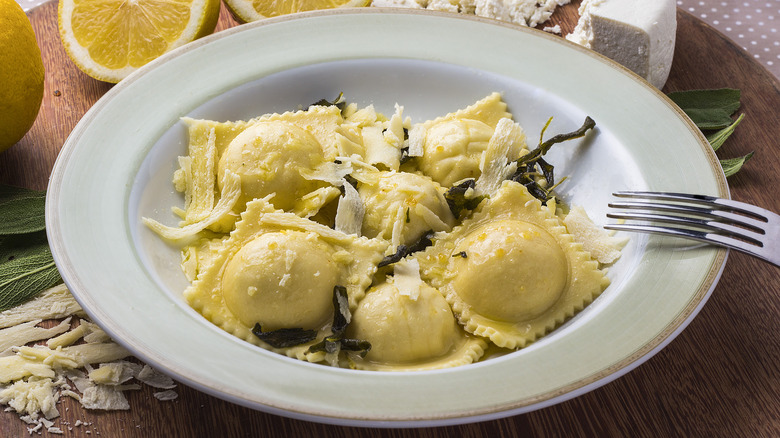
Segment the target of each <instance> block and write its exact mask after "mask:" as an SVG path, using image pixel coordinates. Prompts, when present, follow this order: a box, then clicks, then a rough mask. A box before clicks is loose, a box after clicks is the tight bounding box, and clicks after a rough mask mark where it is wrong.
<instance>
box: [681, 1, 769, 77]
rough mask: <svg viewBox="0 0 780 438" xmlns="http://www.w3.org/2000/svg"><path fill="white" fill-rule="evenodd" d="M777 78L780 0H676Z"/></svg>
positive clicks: (684, 8) (682, 7)
mask: <svg viewBox="0 0 780 438" xmlns="http://www.w3.org/2000/svg"><path fill="white" fill-rule="evenodd" d="M677 7H678V8H680V9H682V10H684V11H686V12H688V13H690V14H692V15H693V16H695V17H696V18H699V19H701V20H702V21H704V22H706V23H707V24H709V25H711V26H712V27H714V28H715V29H717V30H719V31H720V32H721V33H723V34H724V35H726V36H727V37H729V38H730V39H731V40H732V41H734V42H735V43H736V44H738V45H740V46H742V47H743V48H744V49H745V50H746V51H747V52H748V53H750V55H751V56H753V58H755V59H756V60H757V61H758V62H760V63H761V64H763V65H764V66H765V67H766V68H767V70H769V71H770V72H772V74H774V75H775V76H776V77H778V78H780V0H677Z"/></svg>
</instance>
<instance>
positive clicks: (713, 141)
mask: <svg viewBox="0 0 780 438" xmlns="http://www.w3.org/2000/svg"><path fill="white" fill-rule="evenodd" d="M743 118H745V115H744V114H740V115H739V117H738V118H737V120H735V121H734V122H733V123H732V124H731V125H729V126H727V127H725V128H723V129H721V130H720V131H718V132H716V133H714V134H710V135H708V136H707V141H708V142H710V145H711V146H712V149H713V150H715V151H717V150H718V149H720V147H721V146H723V143H725V142H726V140H727V139H728V138H729V137H731V134H733V133H734V128H736V127H737V125H739V122H741V121H742V119H743Z"/></svg>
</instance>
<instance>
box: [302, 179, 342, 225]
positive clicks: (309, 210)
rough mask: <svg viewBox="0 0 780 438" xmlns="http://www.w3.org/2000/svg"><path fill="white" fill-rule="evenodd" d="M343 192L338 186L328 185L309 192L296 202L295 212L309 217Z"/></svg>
mask: <svg viewBox="0 0 780 438" xmlns="http://www.w3.org/2000/svg"><path fill="white" fill-rule="evenodd" d="M340 194H341V191H340V190H339V189H338V187H333V186H328V187H320V188H319V189H317V190H315V191H313V192H311V193H307V194H306V195H304V196H303V198H301V199H300V200H299V201H298V202H296V203H295V207H294V208H293V213H295V214H296V215H298V216H300V217H305V218H309V217H312V216H314V215H316V214H317V213H319V212H320V210H321V209H322V207H324V206H325V205H326V204H328V203H329V202H330V201H332V200H334V199H336V198H337V197H338V196H339V195H340Z"/></svg>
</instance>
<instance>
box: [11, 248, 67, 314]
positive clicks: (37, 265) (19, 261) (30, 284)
mask: <svg viewBox="0 0 780 438" xmlns="http://www.w3.org/2000/svg"><path fill="white" fill-rule="evenodd" d="M60 280H61V278H60V273H59V271H58V270H57V266H56V265H55V264H54V259H53V258H52V255H51V250H49V245H48V244H47V243H46V242H45V240H44V241H43V243H38V244H36V245H33V246H24V247H19V250H18V251H16V252H14V251H13V250H9V251H5V250H4V251H3V258H2V263H0V311H4V310H7V309H10V308H12V307H16V306H18V305H20V304H22V303H24V302H26V301H27V300H29V299H31V298H33V297H34V296H35V295H37V294H38V293H40V292H41V291H43V290H45V289H47V288H49V287H51V286H54V285H55V284H57V283H58V282H59V281H60Z"/></svg>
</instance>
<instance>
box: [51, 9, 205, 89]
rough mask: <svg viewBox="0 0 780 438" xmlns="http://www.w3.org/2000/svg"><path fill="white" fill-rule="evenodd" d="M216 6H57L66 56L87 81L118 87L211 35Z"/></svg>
mask: <svg viewBox="0 0 780 438" xmlns="http://www.w3.org/2000/svg"><path fill="white" fill-rule="evenodd" d="M219 6H220V2H219V0H79V1H75V0H60V2H59V6H58V11H57V18H58V24H59V31H60V38H61V39H62V44H63V46H64V47H65V52H66V53H67V54H68V56H69V57H70V59H71V60H73V62H74V63H75V64H76V66H77V67H78V68H79V69H81V70H82V71H83V72H84V73H86V74H88V75H89V76H91V77H93V78H95V79H98V80H101V81H105V82H113V83H117V82H119V81H121V80H122V79H124V78H125V77H127V76H128V75H129V74H130V73H132V72H134V71H136V70H137V69H139V68H140V67H142V66H144V65H145V64H147V63H149V62H151V61H152V60H154V59H156V58H158V57H159V56H161V55H163V54H164V53H167V52H169V51H171V50H173V49H176V48H178V47H181V46H183V45H184V44H186V43H189V42H191V41H194V40H196V39H198V38H201V37H203V36H206V35H209V34H211V33H212V32H214V28H215V27H216V25H217V20H218V19H219Z"/></svg>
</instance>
